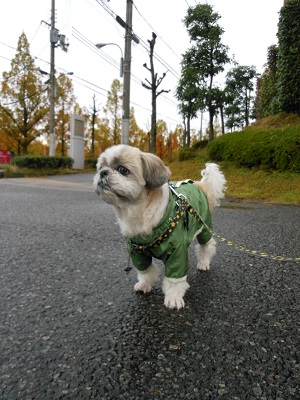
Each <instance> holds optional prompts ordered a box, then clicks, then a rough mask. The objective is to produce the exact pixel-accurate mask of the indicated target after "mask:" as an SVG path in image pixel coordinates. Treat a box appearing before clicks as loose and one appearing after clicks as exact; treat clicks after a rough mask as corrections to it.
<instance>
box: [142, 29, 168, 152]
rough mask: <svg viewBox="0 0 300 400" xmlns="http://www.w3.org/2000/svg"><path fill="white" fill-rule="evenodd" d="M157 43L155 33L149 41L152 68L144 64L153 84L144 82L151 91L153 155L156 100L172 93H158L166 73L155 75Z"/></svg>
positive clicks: (151, 147)
mask: <svg viewBox="0 0 300 400" xmlns="http://www.w3.org/2000/svg"><path fill="white" fill-rule="evenodd" d="M155 42H156V35H155V33H154V32H152V40H148V43H149V46H150V53H149V58H150V68H149V67H148V66H147V64H146V63H145V64H144V67H145V68H146V69H147V70H148V71H150V73H151V82H150V81H149V80H148V79H146V82H147V84H145V83H143V82H142V85H143V87H144V88H146V89H148V90H151V99H152V100H151V104H152V115H151V136H150V152H151V153H153V154H155V151H156V99H157V97H158V96H159V95H160V94H162V93H169V91H170V90H160V91H159V92H158V91H157V89H158V87H159V85H160V84H161V82H162V81H163V79H164V78H165V76H166V73H165V72H164V73H163V75H162V77H160V78H158V76H157V73H155V71H154V63H153V53H154V46H155Z"/></svg>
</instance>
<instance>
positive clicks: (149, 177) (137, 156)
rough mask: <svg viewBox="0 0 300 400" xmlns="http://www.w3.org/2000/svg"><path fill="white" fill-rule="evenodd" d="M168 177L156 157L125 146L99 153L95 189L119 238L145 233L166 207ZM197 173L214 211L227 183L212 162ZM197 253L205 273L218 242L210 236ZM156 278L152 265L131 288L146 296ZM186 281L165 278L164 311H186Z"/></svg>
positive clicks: (153, 225)
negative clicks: (110, 208)
mask: <svg viewBox="0 0 300 400" xmlns="http://www.w3.org/2000/svg"><path fill="white" fill-rule="evenodd" d="M123 168H125V169H123ZM170 174H171V173H170V170H169V168H167V167H166V166H165V165H164V163H163V162H162V161H161V160H160V158H158V157H157V156H155V155H153V154H150V153H144V152H142V151H140V150H139V149H137V148H134V147H130V146H127V145H116V146H113V147H111V148H109V149H107V150H106V151H105V152H104V153H103V154H101V155H100V157H99V159H98V163H97V173H96V175H95V178H94V185H93V187H94V189H95V191H96V193H98V194H99V195H100V197H101V198H102V199H103V200H104V201H106V202H107V203H109V204H112V205H113V207H114V209H115V212H116V216H117V218H118V223H119V226H120V230H121V232H122V234H123V235H125V236H129V237H132V236H136V235H149V234H150V233H151V232H152V230H153V229H154V228H155V227H156V226H157V225H158V223H159V221H160V220H161V219H162V217H163V215H164V213H165V211H166V208H167V206H168V202H169V188H168V180H169V177H170ZM201 175H202V179H201V181H197V182H195V184H196V185H197V186H199V187H200V188H201V189H202V190H203V191H204V193H205V194H206V196H207V199H208V203H209V208H210V210H211V211H212V210H213V208H214V207H215V206H218V205H219V204H220V199H221V198H223V197H224V190H225V183H226V180H225V178H224V176H223V174H222V173H221V172H220V171H219V167H218V165H216V164H213V163H208V164H206V168H205V169H204V170H203V171H202V172H201ZM198 233H199V232H198ZM196 235H197V233H196V234H195V236H196ZM195 251H196V256H197V261H198V264H197V268H198V269H199V270H209V268H210V261H211V259H212V257H213V256H214V255H215V253H216V241H215V240H214V239H213V238H212V239H211V240H210V241H209V242H208V243H206V244H205V245H199V244H197V245H196V248H195ZM158 278H159V270H158V267H157V266H156V265H155V264H154V263H152V264H151V265H150V266H149V267H148V268H147V270H146V271H144V272H141V271H138V282H137V283H136V284H135V286H134V290H135V291H141V292H144V293H148V292H150V291H151V290H152V287H153V285H154V284H155V282H156V281H157V280H158ZM186 279H187V277H186V276H185V277H183V278H180V279H174V278H167V277H164V278H163V286H162V289H163V292H164V294H165V300H164V304H165V305H166V307H168V308H177V309H180V308H182V307H184V300H183V297H184V294H185V292H186V290H187V289H188V288H189V284H188V283H187V280H186Z"/></svg>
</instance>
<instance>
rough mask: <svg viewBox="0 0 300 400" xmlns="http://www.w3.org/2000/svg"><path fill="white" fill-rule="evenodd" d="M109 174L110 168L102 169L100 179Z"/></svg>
mask: <svg viewBox="0 0 300 400" xmlns="http://www.w3.org/2000/svg"><path fill="white" fill-rule="evenodd" d="M107 175H108V170H107V169H104V170H102V171H101V172H100V179H104V178H106V177H107Z"/></svg>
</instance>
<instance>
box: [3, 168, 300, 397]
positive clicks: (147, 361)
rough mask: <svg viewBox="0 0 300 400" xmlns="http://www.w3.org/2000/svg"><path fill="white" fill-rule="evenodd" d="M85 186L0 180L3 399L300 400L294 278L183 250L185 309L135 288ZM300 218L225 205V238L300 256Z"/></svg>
mask: <svg viewBox="0 0 300 400" xmlns="http://www.w3.org/2000/svg"><path fill="white" fill-rule="evenodd" d="M91 184H92V175H78V176H75V175H71V176H64V177H52V178H43V179H8V180H6V179H0V227H1V228H0V257H1V258H0V281H1V286H0V295H1V296H0V316H1V323H0V339H1V344H0V399H1V400H33V399H36V400H42V399H47V400H54V399H70V400H77V399H136V400H138V399H140V400H145V399H164V400H165V399H169V400H177V399H194V400H199V399H200V400H202V399H225V400H232V399H240V400H245V399H262V400H273V399H274V400H275V399H276V400H289V399H293V400H294V399H300V265H299V264H296V263H292V262H286V263H280V262H274V261H271V260H269V259H265V258H259V257H253V256H251V255H249V254H247V253H243V252H240V251H237V250H235V249H234V248H232V247H229V246H227V245H226V244H225V243H220V244H219V247H218V253H217V255H216V257H215V258H214V261H213V265H212V269H211V271H210V272H208V273H204V272H199V271H196V269H195V268H194V265H195V264H196V260H195V256H194V252H193V249H192V248H191V251H190V271H189V279H188V281H189V283H190V285H191V288H190V289H189V291H188V292H187V294H186V297H185V300H186V307H185V308H184V309H183V310H180V311H175V310H168V309H166V308H165V307H164V306H163V295H162V292H161V289H160V285H158V284H157V286H156V287H155V288H154V291H153V293H152V294H150V295H142V294H136V293H134V292H133V290H132V288H133V285H134V283H135V271H134V270H132V271H131V272H129V273H126V272H125V271H124V268H126V266H127V253H126V249H125V245H124V243H123V240H122V238H121V236H120V234H119V231H118V227H117V226H116V224H115V217H114V214H113V211H112V209H111V208H110V206H108V205H106V204H104V203H102V202H100V200H99V198H98V197H97V196H96V195H95V194H94V193H93V191H92V189H91ZM299 222H300V207H286V206H273V205H263V204H250V205H248V204H242V203H232V202H224V203H223V205H222V207H220V208H218V209H217V210H216V212H215V214H214V228H215V230H216V231H217V232H218V233H219V234H220V235H221V236H225V237H227V238H228V239H229V240H232V241H234V242H236V243H238V244H241V245H245V246H246V247H249V248H250V249H255V250H259V251H262V252H266V253H269V254H275V255H285V256H291V257H293V258H295V257H299V253H300V249H299V243H300V231H299Z"/></svg>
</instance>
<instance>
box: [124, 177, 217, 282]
mask: <svg viewBox="0 0 300 400" xmlns="http://www.w3.org/2000/svg"><path fill="white" fill-rule="evenodd" d="M169 191H170V199H169V204H168V207H167V210H166V212H165V215H164V217H163V218H162V220H161V221H160V223H159V224H158V225H157V226H156V227H155V228H154V230H153V232H152V233H151V235H145V236H143V235H137V236H134V237H126V238H125V239H126V243H127V249H128V251H129V253H130V257H131V260H132V263H133V265H134V266H135V267H136V268H137V269H138V270H139V271H145V270H146V269H147V268H148V267H149V266H150V265H151V263H152V258H153V257H154V258H157V259H159V260H161V261H162V262H163V263H164V265H165V270H166V271H165V275H166V277H168V278H176V279H178V278H182V277H184V276H186V275H187V270H188V247H189V245H190V244H191V242H192V240H193V238H194V237H195V234H196V233H197V232H198V234H197V240H198V242H199V243H200V244H206V243H207V242H208V241H209V240H210V239H211V237H212V234H211V233H210V231H209V230H208V229H207V228H206V227H205V225H204V224H203V221H204V222H205V224H206V225H207V226H208V227H209V228H210V229H211V228H212V224H211V215H210V211H209V208H208V202H207V198H206V196H205V194H204V192H203V191H202V190H201V189H200V188H198V187H197V186H196V185H195V184H194V182H193V181H191V180H186V181H180V182H177V183H176V182H174V183H170V184H169Z"/></svg>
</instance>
